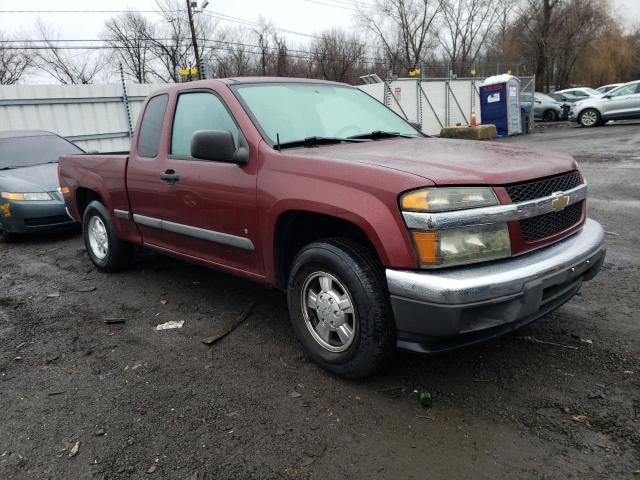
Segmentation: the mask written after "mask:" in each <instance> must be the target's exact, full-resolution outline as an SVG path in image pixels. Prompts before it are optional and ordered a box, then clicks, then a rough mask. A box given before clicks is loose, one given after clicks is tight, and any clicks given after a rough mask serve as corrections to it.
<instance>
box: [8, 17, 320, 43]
mask: <svg viewBox="0 0 640 480" xmlns="http://www.w3.org/2000/svg"><path fill="white" fill-rule="evenodd" d="M180 12H181V13H186V10H162V11H161V10H0V13H155V14H157V15H162V13H180ZM201 13H203V14H205V15H206V16H208V17H212V18H217V19H219V20H225V21H228V22H232V23H238V24H241V25H245V26H250V27H259V26H262V24H260V23H258V22H253V21H251V20H246V19H244V18H239V17H234V16H232V15H225V14H223V13H219V12H205V11H203V12H201ZM273 29H274V30H277V31H279V32H282V33H289V34H291V35H298V36H301V37H307V38H316V39H320V38H322V37H320V36H318V35H312V34H310V33H304V32H298V31H296V30H289V29H286V28H280V27H276V26H273Z"/></svg>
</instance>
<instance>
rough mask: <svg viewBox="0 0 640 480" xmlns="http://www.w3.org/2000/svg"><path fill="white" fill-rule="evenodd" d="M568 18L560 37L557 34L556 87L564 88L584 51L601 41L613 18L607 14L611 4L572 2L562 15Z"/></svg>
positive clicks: (561, 28) (559, 34) (560, 30)
mask: <svg viewBox="0 0 640 480" xmlns="http://www.w3.org/2000/svg"><path fill="white" fill-rule="evenodd" d="M560 17H561V18H563V19H564V21H563V22H562V25H561V27H560V29H559V30H558V32H557V33H556V35H554V40H555V41H554V44H553V46H554V54H555V55H554V84H555V86H556V87H558V88H564V87H566V86H568V84H569V78H570V77H571V72H572V71H573V69H574V67H575V65H576V62H577V61H578V58H580V56H581V54H582V53H583V52H584V49H585V48H586V47H587V46H588V45H589V44H590V43H592V42H594V41H595V40H596V39H600V38H601V37H602V36H603V34H604V33H605V30H606V28H607V26H608V25H609V24H610V23H611V18H610V16H609V15H608V12H607V4H606V3H605V2H603V1H602V0H594V1H590V2H584V1H581V0H569V1H568V2H567V3H566V4H565V5H563V8H562V10H561V12H560Z"/></svg>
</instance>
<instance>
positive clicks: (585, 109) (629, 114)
mask: <svg viewBox="0 0 640 480" xmlns="http://www.w3.org/2000/svg"><path fill="white" fill-rule="evenodd" d="M633 118H640V80H635V81H633V82H629V83H625V84H624V85H621V86H619V87H618V88H614V89H613V90H611V91H610V92H607V93H605V94H604V95H602V96H601V97H592V98H587V99H585V100H580V101H578V102H576V103H574V104H573V105H572V106H571V110H570V111H569V120H571V121H572V122H578V123H579V124H580V125H582V126H583V127H597V126H598V125H604V124H605V123H607V122H608V121H609V120H628V119H633Z"/></svg>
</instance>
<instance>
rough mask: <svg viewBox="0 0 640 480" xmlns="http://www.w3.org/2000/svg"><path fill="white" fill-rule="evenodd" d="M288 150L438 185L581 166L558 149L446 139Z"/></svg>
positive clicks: (490, 181) (500, 180) (491, 181)
mask: <svg viewBox="0 0 640 480" xmlns="http://www.w3.org/2000/svg"><path fill="white" fill-rule="evenodd" d="M302 152H304V153H302ZM283 153H284V152H283ZM288 153H291V154H295V155H298V156H303V157H321V158H331V159H335V160H344V161H350V162H359V163H366V164H370V165H376V166H380V167H386V168H391V169H394V170H399V171H402V172H406V173H409V174H413V175H418V176H420V177H423V178H425V179H428V180H431V181H432V182H433V183H435V184H436V185H507V184H510V183H516V182H522V181H526V180H531V179H534V178H540V177H546V176H550V175H555V174H559V173H564V172H567V171H570V170H574V169H576V168H577V165H576V162H575V160H574V159H573V158H572V157H571V156H569V155H566V154H562V153H558V152H552V151H548V150H537V149H531V148H528V147H525V146H522V145H512V144H506V143H495V142H478V141H470V140H450V139H441V138H411V139H408V138H393V139H388V140H378V141H371V142H363V143H342V144H338V145H326V146H320V147H311V148H300V149H298V148H296V149H291V150H288Z"/></svg>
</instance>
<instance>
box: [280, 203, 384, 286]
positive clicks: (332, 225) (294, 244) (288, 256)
mask: <svg viewBox="0 0 640 480" xmlns="http://www.w3.org/2000/svg"><path fill="white" fill-rule="evenodd" d="M332 237H340V238H348V239H351V240H355V241H358V242H360V243H362V244H364V245H365V247H366V248H367V249H368V250H370V251H371V253H372V254H373V255H374V256H375V257H376V258H377V260H378V261H379V262H380V264H381V265H382V264H384V263H385V261H386V254H385V252H384V251H380V248H376V243H379V240H378V239H377V238H375V239H372V238H370V234H368V233H367V232H366V231H365V228H362V226H360V225H358V224H357V223H356V222H354V221H352V220H348V219H345V218H342V217H339V216H335V215H330V214H327V213H322V212H318V211H313V210H286V211H283V212H281V213H280V215H279V216H278V218H277V220H276V224H275V228H274V233H273V245H272V248H273V260H274V267H275V284H276V286H277V287H278V288H282V289H284V288H286V285H287V279H288V275H289V271H290V269H291V265H292V262H293V260H294V258H295V256H296V255H297V253H298V252H299V251H300V250H301V249H302V248H304V246H305V245H308V244H310V243H312V242H315V241H318V240H321V239H325V238H332Z"/></svg>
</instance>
